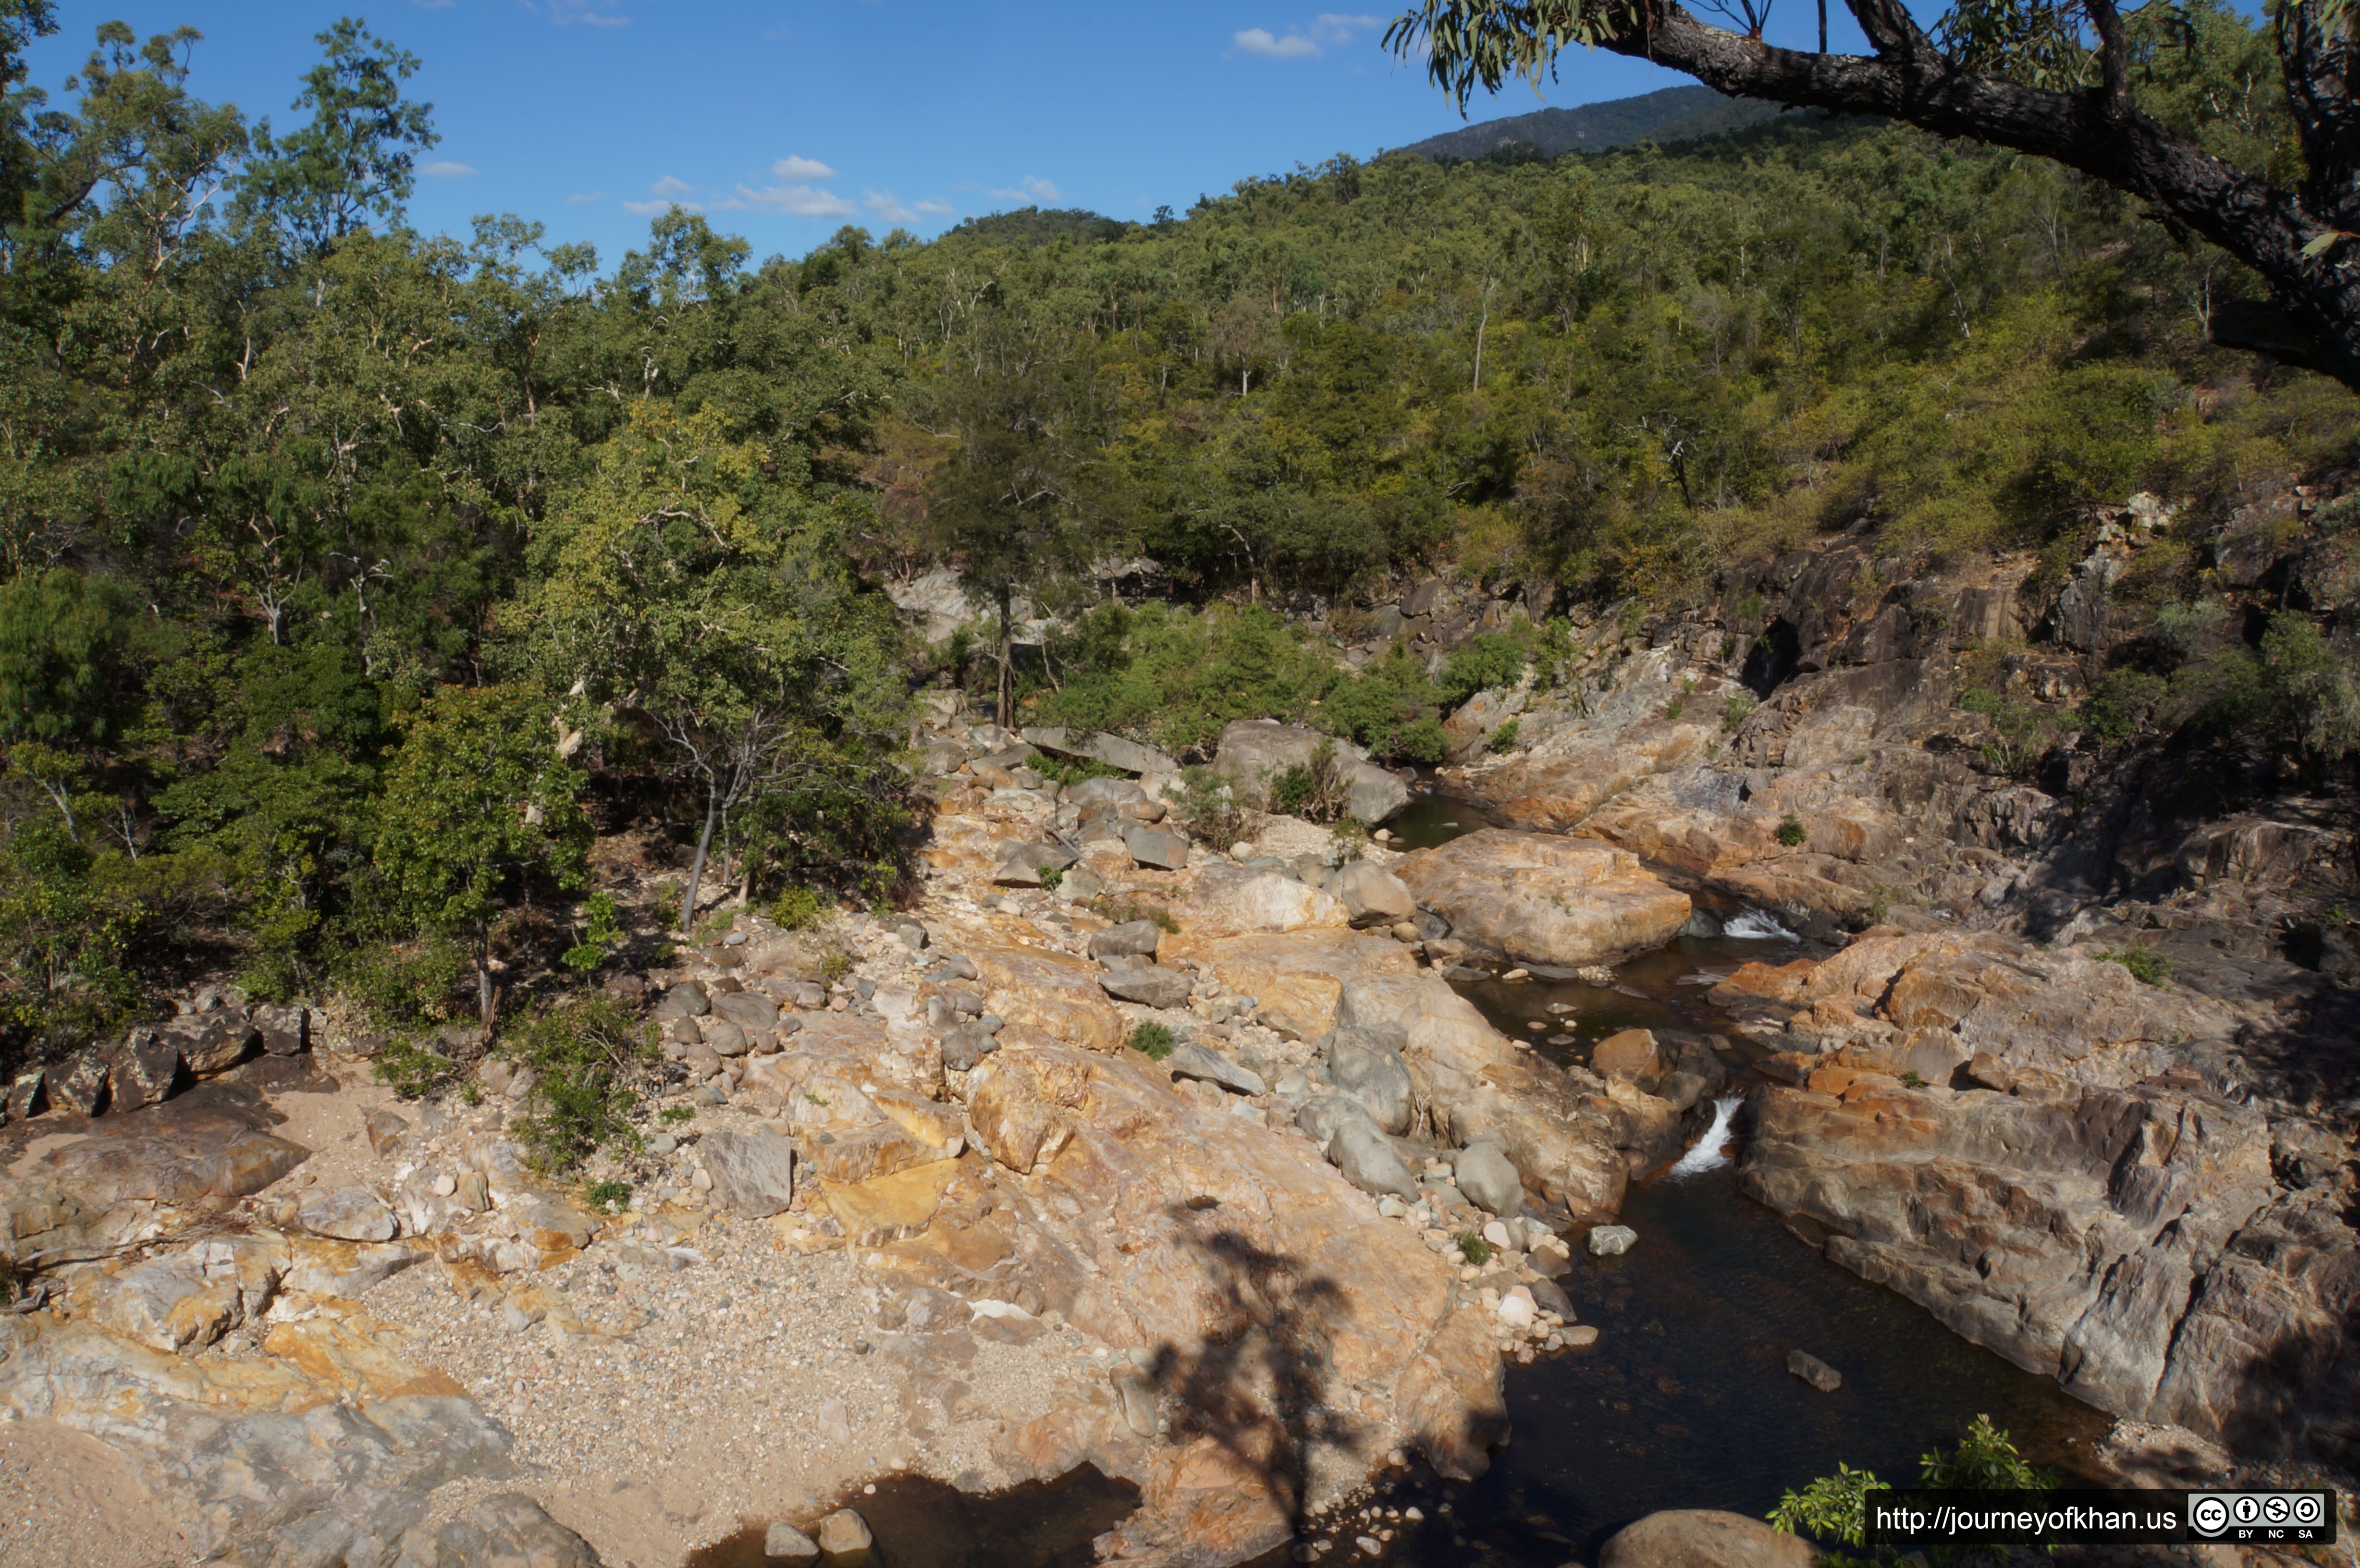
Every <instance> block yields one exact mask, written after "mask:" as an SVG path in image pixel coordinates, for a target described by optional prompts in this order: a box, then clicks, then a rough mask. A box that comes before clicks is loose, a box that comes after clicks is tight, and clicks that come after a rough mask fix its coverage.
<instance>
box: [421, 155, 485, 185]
mask: <svg viewBox="0 0 2360 1568" xmlns="http://www.w3.org/2000/svg"><path fill="white" fill-rule="evenodd" d="M418 172H419V173H421V174H422V175H424V176H426V178H427V179H429V180H464V179H466V178H467V176H469V175H471V174H473V173H475V168H474V166H473V165H471V164H464V163H453V162H451V161H450V160H449V159H448V158H442V159H438V160H436V161H435V162H433V163H421V164H420V165H419V166H418Z"/></svg>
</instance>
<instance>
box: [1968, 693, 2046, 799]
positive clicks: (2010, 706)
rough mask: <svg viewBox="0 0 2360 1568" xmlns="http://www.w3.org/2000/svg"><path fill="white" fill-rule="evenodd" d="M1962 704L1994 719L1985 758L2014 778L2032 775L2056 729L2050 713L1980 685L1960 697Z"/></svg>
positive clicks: (1986, 744) (1985, 749)
mask: <svg viewBox="0 0 2360 1568" xmlns="http://www.w3.org/2000/svg"><path fill="white" fill-rule="evenodd" d="M1959 706H1960V707H1961V708H1964V709H1965V710H1966V711H1967V712H1968V713H1978V714H1981V715H1982V716H1983V717H1984V718H1986V719H1988V720H1990V721H1991V727H1992V738H1991V739H1990V740H1987V741H1985V742H1984V743H1983V760H1984V761H1985V762H1988V763H1990V764H1991V765H1992V767H1994V768H1996V769H1998V770H1999V771H2000V772H2001V773H2004V774H2005V775H2006V776H2007V777H2008V778H2010V779H2028V778H2030V777H2031V776H2032V773H2033V770H2034V769H2035V768H2038V767H2039V765H2040V758H2041V757H2042V756H2043V755H2045V754H2046V753H2047V752H2048V750H2049V741H2050V739H2051V738H2052V737H2053V735H2054V734H2055V731H2056V721H2055V720H2054V719H2053V718H2051V717H2050V716H2049V713H2048V712H2047V711H2046V710H2045V709H2043V708H2041V707H2039V706H2038V705H2037V704H2035V703H2031V702H2026V701H2024V699H2022V698H2021V697H2015V696H2007V695H2003V694H2002V693H2000V692H1997V691H1984V690H1982V689H1977V690H1974V691H1969V692H1968V693H1967V694H1966V695H1965V696H1963V697H1961V698H1960V699H1959Z"/></svg>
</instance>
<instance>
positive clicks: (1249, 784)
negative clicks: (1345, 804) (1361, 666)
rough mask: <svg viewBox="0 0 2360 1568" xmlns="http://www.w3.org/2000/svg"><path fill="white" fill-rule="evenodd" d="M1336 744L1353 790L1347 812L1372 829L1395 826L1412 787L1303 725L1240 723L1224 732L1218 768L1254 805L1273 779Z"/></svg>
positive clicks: (1345, 745)
mask: <svg viewBox="0 0 2360 1568" xmlns="http://www.w3.org/2000/svg"><path fill="white" fill-rule="evenodd" d="M1329 744H1332V745H1333V746H1335V748H1336V766H1337V767H1338V768H1339V769H1341V770H1342V771H1343V773H1344V776H1345V778H1346V779H1348V780H1349V783H1350V785H1351V801H1350V806H1349V810H1350V811H1351V813H1352V815H1354V816H1355V817H1358V818H1359V819H1360V821H1361V822H1364V823H1366V824H1367V825H1369V826H1370V827H1375V826H1377V825H1378V824H1379V823H1381V822H1389V821H1391V820H1392V819H1393V817H1395V816H1397V815H1399V814H1400V812H1401V809H1402V808H1403V807H1404V806H1406V805H1408V804H1409V786H1408V785H1406V784H1404V783H1403V782H1402V781H1401V780H1400V779H1396V778H1394V777H1393V775H1392V774H1391V773H1389V772H1387V771H1386V770H1385V769H1383V768H1380V767H1378V766H1377V765H1376V764H1375V763H1373V762H1371V761H1370V760H1369V754H1368V753H1367V752H1364V751H1362V750H1361V749H1360V747H1359V746H1354V745H1353V744H1352V743H1351V742H1350V741H1349V740H1342V739H1338V738H1337V737H1335V736H1332V735H1322V734H1320V733H1319V732H1318V731H1317V730H1315V729H1309V728H1306V726H1304V725H1302V724H1277V723H1274V722H1273V721H1271V720H1268V719H1240V720H1239V721H1238V722H1237V723H1235V724H1230V725H1229V726H1228V727H1227V728H1226V729H1224V730H1222V731H1221V742H1220V752H1219V755H1218V757H1217V758H1216V759H1215V761H1214V765H1213V766H1214V767H1215V768H1216V769H1217V770H1218V771H1219V772H1222V773H1228V774H1231V775H1234V776H1235V777H1236V778H1237V779H1238V780H1239V786H1238V787H1239V789H1241V790H1242V791H1244V792H1245V793H1246V794H1247V795H1248V796H1249V797H1251V800H1250V802H1249V803H1251V804H1253V805H1264V804H1266V803H1267V801H1268V785H1267V783H1266V782H1265V780H1267V779H1270V778H1273V777H1274V776H1276V775H1277V774H1280V773H1283V772H1284V771H1286V769H1288V768H1301V767H1303V766H1305V765H1306V764H1307V763H1309V762H1310V760H1311V759H1312V757H1314V756H1316V755H1317V753H1318V750H1319V748H1320V746H1324V745H1329Z"/></svg>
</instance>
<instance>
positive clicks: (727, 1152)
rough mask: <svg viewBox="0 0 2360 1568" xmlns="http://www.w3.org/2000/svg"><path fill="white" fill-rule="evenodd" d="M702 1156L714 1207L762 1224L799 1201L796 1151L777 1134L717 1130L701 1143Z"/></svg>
mask: <svg viewBox="0 0 2360 1568" xmlns="http://www.w3.org/2000/svg"><path fill="white" fill-rule="evenodd" d="M697 1152H698V1153H699V1154H700V1155H702V1156H703V1157H704V1160H705V1173H706V1174H707V1175H709V1176H711V1177H712V1178H713V1202H714V1204H715V1206H716V1207H718V1208H720V1209H723V1210H725V1211H727V1213H730V1214H742V1215H744V1216H745V1217H747V1218H748V1219H757V1220H759V1219H768V1218H770V1216H771V1215H772V1214H779V1213H781V1212H783V1211H784V1210H785V1208H786V1207H787V1205H788V1204H789V1203H792V1202H793V1201H794V1196H795V1146H794V1145H793V1143H792V1142H791V1141H789V1140H788V1139H787V1138H781V1136H779V1135H778V1134H777V1133H774V1132H770V1131H767V1130H764V1131H758V1132H750V1133H743V1132H731V1131H728V1130H727V1129H721V1130H716V1131H714V1132H709V1133H706V1134H705V1136H704V1138H700V1139H699V1140H698V1141H697Z"/></svg>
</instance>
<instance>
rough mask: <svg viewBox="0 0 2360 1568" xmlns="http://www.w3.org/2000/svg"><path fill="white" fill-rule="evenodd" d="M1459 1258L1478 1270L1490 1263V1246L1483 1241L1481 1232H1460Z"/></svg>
mask: <svg viewBox="0 0 2360 1568" xmlns="http://www.w3.org/2000/svg"><path fill="white" fill-rule="evenodd" d="M1459 1257H1461V1258H1465V1259H1466V1260H1467V1261H1468V1262H1470V1263H1472V1264H1475V1265H1476V1266H1478V1267H1479V1268H1480V1266H1481V1265H1483V1264H1486V1263H1489V1262H1491V1243H1490V1242H1488V1241H1485V1240H1484V1239H1483V1233H1482V1232H1481V1231H1477V1230H1462V1231H1460V1232H1459Z"/></svg>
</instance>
